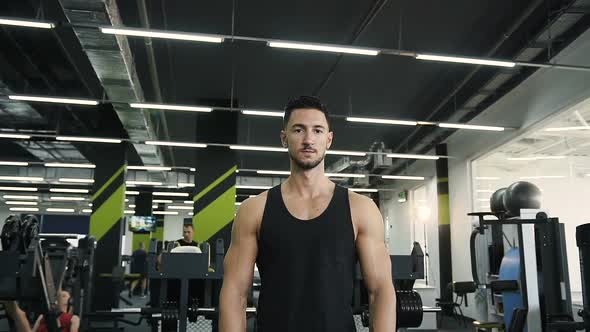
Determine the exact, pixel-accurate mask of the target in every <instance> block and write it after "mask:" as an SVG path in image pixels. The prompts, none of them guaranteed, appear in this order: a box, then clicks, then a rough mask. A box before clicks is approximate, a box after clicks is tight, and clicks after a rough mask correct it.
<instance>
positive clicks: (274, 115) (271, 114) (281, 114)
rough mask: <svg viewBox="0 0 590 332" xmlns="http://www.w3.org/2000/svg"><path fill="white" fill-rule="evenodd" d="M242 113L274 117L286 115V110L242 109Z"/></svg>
mask: <svg viewBox="0 0 590 332" xmlns="http://www.w3.org/2000/svg"><path fill="white" fill-rule="evenodd" d="M242 114H246V115H261V116H273V117H279V118H282V117H283V116H284V115H285V112H271V111H256V110H242Z"/></svg>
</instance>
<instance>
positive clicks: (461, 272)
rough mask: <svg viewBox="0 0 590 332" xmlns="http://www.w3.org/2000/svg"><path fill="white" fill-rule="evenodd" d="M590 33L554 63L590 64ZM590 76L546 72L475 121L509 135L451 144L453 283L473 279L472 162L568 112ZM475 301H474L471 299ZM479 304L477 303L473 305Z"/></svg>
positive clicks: (477, 309) (468, 135) (589, 93)
mask: <svg viewBox="0 0 590 332" xmlns="http://www.w3.org/2000/svg"><path fill="white" fill-rule="evenodd" d="M588 54H590V31H587V32H585V33H584V34H582V35H581V36H580V37H579V38H578V39H577V40H576V41H575V42H573V43H572V44H571V45H570V46H568V47H567V48H566V49H565V50H564V51H562V52H561V53H560V54H558V55H557V56H556V57H555V58H554V61H555V62H557V63H566V64H572V65H584V66H590V57H588ZM589 86H590V75H589V74H588V73H587V72H580V71H572V70H556V69H541V70H538V71H537V72H535V73H534V74H533V75H531V76H530V77H529V78H528V79H527V80H525V81H524V82H523V83H522V84H521V85H519V86H518V87H517V88H516V89H514V90H513V91H511V92H510V93H508V94H507V95H506V96H504V97H503V98H501V99H500V100H499V101H498V102H496V103H495V104H494V105H492V106H490V107H489V108H488V109H487V110H486V111H485V112H483V113H482V114H481V115H479V116H478V117H476V118H475V119H474V120H473V121H471V122H470V123H473V124H488V125H503V126H508V127H513V128H517V129H516V130H512V131H506V132H497V133H492V132H475V131H467V130H461V131H457V132H456V133H455V134H453V135H452V136H451V137H450V138H449V139H448V140H447V143H448V151H449V155H450V156H452V157H453V159H450V160H449V199H450V207H451V211H450V214H451V240H452V259H453V280H471V279H472V277H471V271H470V266H469V264H466V260H467V259H468V255H469V254H468V252H469V249H468V248H469V233H470V231H471V218H470V217H468V216H467V213H468V212H470V211H471V210H472V208H473V202H472V197H473V195H472V194H471V188H472V185H471V174H470V161H471V160H474V159H475V158H477V157H480V156H482V155H484V154H486V153H488V152H490V151H492V150H493V149H494V148H495V147H498V146H500V145H502V144H504V143H506V142H508V141H510V140H511V139H514V138H515V137H518V136H520V135H523V134H524V133H525V132H526V131H528V130H531V129H534V128H535V124H537V123H538V122H539V121H541V120H544V119H546V118H548V117H550V116H554V115H555V114H557V113H558V112H560V111H563V110H564V109H565V108H567V107H568V106H569V105H573V104H576V103H578V102H580V101H582V100H585V99H587V98H588V97H590V88H589ZM470 300H473V298H471V299H470ZM469 302H470V306H469V307H468V308H463V311H464V313H465V314H466V315H467V316H469V317H472V318H475V319H486V318H487V317H486V315H485V308H482V307H481V305H479V304H478V303H479V302H474V301H469ZM473 303H476V305H471V304H473Z"/></svg>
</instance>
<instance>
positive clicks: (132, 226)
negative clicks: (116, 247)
mask: <svg viewBox="0 0 590 332" xmlns="http://www.w3.org/2000/svg"><path fill="white" fill-rule="evenodd" d="M127 222H128V223H129V230H130V231H131V232H135V233H149V232H155V231H156V217H153V216H132V217H129V218H128V219H127Z"/></svg>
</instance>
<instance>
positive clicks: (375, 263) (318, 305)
mask: <svg viewBox="0 0 590 332" xmlns="http://www.w3.org/2000/svg"><path fill="white" fill-rule="evenodd" d="M280 136H281V141H282V143H283V146H285V147H287V148H288V150H289V156H290V158H291V175H290V176H289V178H288V179H287V180H286V181H285V182H284V183H283V184H282V185H279V186H276V187H274V188H272V189H270V190H268V191H266V192H264V193H262V194H260V195H258V196H256V197H253V198H250V199H248V200H246V201H245V202H243V203H242V205H241V206H240V209H239V211H238V214H237V216H236V219H235V222H234V225H233V230H232V241H231V246H230V248H229V250H228V252H227V255H226V257H225V262H224V266H225V274H224V281H223V288H222V290H221V299H220V310H221V313H220V315H221V317H220V331H222V332H238V331H239V332H243V331H245V329H246V314H245V309H246V301H247V297H248V290H249V288H250V286H251V285H252V275H253V270H254V263H256V264H257V266H258V270H259V272H260V278H261V284H262V288H261V291H260V298H259V301H258V311H257V323H258V331H259V332H269V331H271V332H274V331H286V332H289V331H297V332H299V331H306V332H316V331H317V332H320V331H321V332H331V331H334V332H335V331H338V332H349V331H355V324H354V320H353V317H352V311H351V299H352V291H353V278H354V274H355V265H356V262H357V258H358V260H359V261H360V264H361V268H362V273H363V277H364V281H365V284H366V286H367V289H368V291H369V303H370V312H371V315H370V317H371V331H374V332H392V331H395V322H396V317H395V314H396V310H395V290H394V288H393V283H392V279H391V261H390V259H389V255H388V252H387V249H386V247H385V243H384V227H383V220H382V217H381V214H380V212H379V210H378V208H377V207H376V206H375V204H374V203H373V201H372V200H370V199H369V198H367V197H365V196H362V195H359V194H356V193H353V192H349V191H348V190H347V189H346V188H344V187H341V186H338V185H336V184H334V183H333V182H332V181H330V180H329V179H328V178H327V177H326V175H325V174H324V156H325V154H326V151H327V150H328V149H329V148H330V146H331V145H332V140H333V132H332V130H331V128H330V121H329V115H328V113H327V110H326V107H325V106H324V105H322V103H321V101H320V100H319V99H317V98H315V97H306V96H303V97H300V98H298V99H295V100H292V101H290V102H289V103H288V104H287V106H286V108H285V115H284V118H283V130H282V131H281V135H280Z"/></svg>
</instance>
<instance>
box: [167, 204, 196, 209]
mask: <svg viewBox="0 0 590 332" xmlns="http://www.w3.org/2000/svg"><path fill="white" fill-rule="evenodd" d="M168 208H169V209H170V210H192V209H193V207H192V206H182V205H170V206H168Z"/></svg>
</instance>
